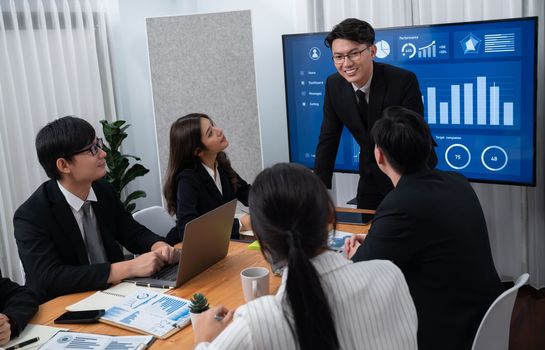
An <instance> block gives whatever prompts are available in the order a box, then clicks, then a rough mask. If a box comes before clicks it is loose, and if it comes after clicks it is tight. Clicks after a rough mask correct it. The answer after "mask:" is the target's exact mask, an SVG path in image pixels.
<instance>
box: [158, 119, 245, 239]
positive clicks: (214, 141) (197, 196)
mask: <svg viewBox="0 0 545 350" xmlns="http://www.w3.org/2000/svg"><path fill="white" fill-rule="evenodd" d="M227 146H229V142H228V141H227V138H226V137H225V135H224V134H223V131H222V130H221V129H220V128H218V127H217V126H216V125H215V124H214V122H213V121H212V119H211V118H210V117H209V116H207V115H206V114H203V113H192V114H188V115H186V116H183V117H181V118H178V120H176V121H175V122H174V123H173V124H172V126H171V127H170V151H169V159H168V168H167V173H166V181H165V186H164V190H163V194H164V196H165V199H166V201H167V210H168V211H169V212H170V213H171V214H172V215H174V214H176V219H177V223H176V227H174V228H173V229H172V230H171V231H170V232H169V233H168V236H167V240H168V241H169V243H177V242H180V241H182V240H183V237H184V228H185V224H186V223H188V222H189V221H191V220H193V219H194V218H196V217H199V216H201V215H203V214H205V213H207V212H209V211H211V210H213V209H215V208H217V207H219V206H220V205H222V204H225V203H227V202H229V201H231V200H232V199H235V198H237V199H238V200H239V201H240V202H242V203H243V204H244V205H248V193H249V190H250V185H248V184H247V183H246V181H244V180H243V179H242V178H241V177H240V176H238V174H237V173H236V172H235V171H234V170H233V168H232V167H231V162H230V161H229V158H227V155H226V154H225V152H224V150H225V149H226V148H227ZM249 228H250V220H249V217H248V216H243V217H242V218H241V219H240V222H239V220H235V221H234V222H233V229H232V233H231V237H232V238H238V236H239V230H240V229H249Z"/></svg>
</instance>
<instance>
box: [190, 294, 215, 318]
mask: <svg viewBox="0 0 545 350" xmlns="http://www.w3.org/2000/svg"><path fill="white" fill-rule="evenodd" d="M190 301H191V304H189V310H190V311H191V312H192V313H194V314H200V313H201V312H205V311H206V310H208V309H209V308H210V306H209V305H208V299H206V297H205V296H204V294H202V293H195V294H193V297H192V298H191V300H190Z"/></svg>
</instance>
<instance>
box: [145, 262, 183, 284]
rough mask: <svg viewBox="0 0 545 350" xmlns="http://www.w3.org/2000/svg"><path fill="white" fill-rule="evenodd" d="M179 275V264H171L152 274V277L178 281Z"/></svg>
mask: <svg viewBox="0 0 545 350" xmlns="http://www.w3.org/2000/svg"><path fill="white" fill-rule="evenodd" d="M177 277H178V264H175V265H169V266H167V267H165V268H164V269H162V270H160V271H158V272H156V273H155V274H154V275H152V276H151V278H155V279H158V280H163V281H176V278H177Z"/></svg>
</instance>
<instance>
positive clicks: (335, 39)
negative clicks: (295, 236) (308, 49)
mask: <svg viewBox="0 0 545 350" xmlns="http://www.w3.org/2000/svg"><path fill="white" fill-rule="evenodd" d="M374 42H375V31H374V29H373V27H371V25H370V24H369V23H367V22H365V21H361V20H359V19H355V18H348V19H345V20H344V21H342V22H341V23H339V24H337V25H336V26H335V27H334V28H333V30H332V31H331V32H330V33H329V34H328V36H327V37H326V39H325V43H326V46H328V47H330V48H331V51H332V53H333V57H332V59H333V63H334V64H335V68H336V69H337V73H335V74H332V75H331V76H329V77H328V79H327V82H326V87H325V89H326V91H325V97H324V117H323V121H322V127H321V131H320V138H319V141H318V146H317V148H316V161H315V165H314V169H315V172H316V174H317V175H318V176H319V177H320V178H321V179H322V181H323V182H324V183H325V185H326V186H327V187H328V188H331V177H332V174H333V168H334V164H335V158H336V155H337V149H338V147H339V141H340V139H341V133H342V130H343V127H344V126H346V127H347V128H348V130H349V131H350V133H351V134H352V136H353V137H354V139H355V140H356V142H357V143H358V144H359V145H360V149H361V150H360V160H359V173H360V179H359V183H358V193H357V197H356V198H357V204H358V208H364V209H375V208H376V207H377V206H378V205H379V204H380V202H381V201H382V199H383V198H384V196H385V195H386V194H387V193H388V192H389V191H390V190H391V189H392V188H393V186H392V182H391V181H390V179H389V178H388V177H387V176H386V175H384V174H383V173H382V172H381V171H380V170H379V168H378V167H377V164H376V162H375V158H374V155H373V149H374V145H373V141H372V140H371V138H370V137H369V131H370V130H371V128H372V127H373V124H374V123H375V121H376V120H377V119H378V118H379V117H380V115H381V113H382V111H383V110H384V109H386V107H389V106H394V105H397V106H403V107H406V108H409V109H411V110H413V111H415V112H417V113H418V114H420V115H422V114H423V111H424V106H423V103H422V95H421V93H420V87H419V85H418V80H417V79H416V76H415V75H414V73H412V72H409V71H407V70H404V69H401V68H397V67H394V66H391V65H388V64H382V63H377V62H374V61H373V58H374V57H375V54H376V51H377V48H376V46H375V45H374ZM436 164H437V157H436V155H435V153H434V152H433V155H432V156H431V157H430V166H431V167H432V168H433V167H435V165H436Z"/></svg>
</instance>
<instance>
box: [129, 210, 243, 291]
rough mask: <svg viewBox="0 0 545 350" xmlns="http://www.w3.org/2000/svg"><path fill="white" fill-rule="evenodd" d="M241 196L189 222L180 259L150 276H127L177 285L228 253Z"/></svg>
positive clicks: (163, 285)
mask: <svg viewBox="0 0 545 350" xmlns="http://www.w3.org/2000/svg"><path fill="white" fill-rule="evenodd" d="M236 206H237V200H236V199H233V200H232V201H230V202H228V203H225V204H223V205H222V206H219V207H217V208H216V209H214V210H212V211H209V212H208V213H206V214H203V215H201V216H199V217H198V218H195V219H193V220H191V221H190V222H188V223H187V224H186V225H185V231H184V240H183V245H182V253H181V254H180V261H179V263H178V264H177V265H169V266H166V267H164V268H163V269H162V270H161V271H159V272H157V273H156V274H154V275H152V276H150V277H135V278H128V279H126V280H124V281H125V282H132V283H136V285H140V286H145V287H155V288H176V287H178V286H180V285H182V284H183V283H185V282H187V281H189V280H190V279H192V278H193V277H195V276H196V275H198V274H199V273H201V272H203V271H204V270H206V269H207V268H209V267H210V266H212V265H214V264H215V263H216V262H218V261H220V260H221V259H223V258H224V257H225V256H226V255H227V251H228V250H229V240H230V238H231V230H232V228H233V219H234V217H235V209H236Z"/></svg>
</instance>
